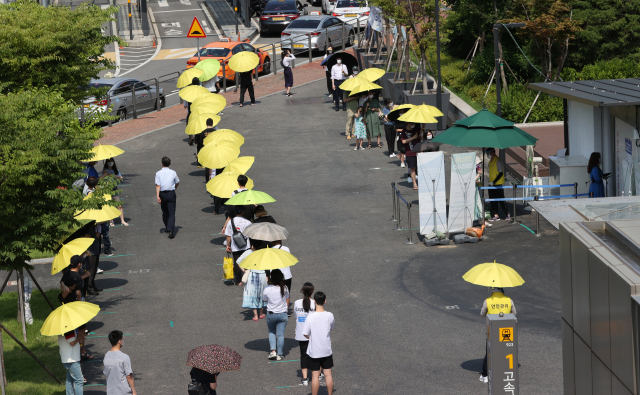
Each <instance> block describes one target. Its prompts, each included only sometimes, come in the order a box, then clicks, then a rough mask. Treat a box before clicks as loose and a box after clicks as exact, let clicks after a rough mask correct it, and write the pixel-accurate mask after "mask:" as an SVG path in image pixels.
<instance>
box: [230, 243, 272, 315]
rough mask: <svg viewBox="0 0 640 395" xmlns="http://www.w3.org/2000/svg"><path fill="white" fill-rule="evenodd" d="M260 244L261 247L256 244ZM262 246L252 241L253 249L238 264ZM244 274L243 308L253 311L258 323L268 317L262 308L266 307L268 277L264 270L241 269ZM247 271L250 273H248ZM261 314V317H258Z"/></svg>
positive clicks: (246, 252)
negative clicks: (264, 293)
mask: <svg viewBox="0 0 640 395" xmlns="http://www.w3.org/2000/svg"><path fill="white" fill-rule="evenodd" d="M257 242H258V243H260V247H258V246H257V245H256V244H257ZM261 246H262V242H259V241H257V240H254V239H251V248H250V249H248V250H246V251H245V252H244V253H243V254H242V255H240V257H239V258H238V260H237V263H238V264H240V263H242V261H244V260H245V258H247V257H248V256H249V255H250V254H251V253H252V252H253V251H256V250H259V249H260V248H262V247H261ZM240 270H242V271H243V272H244V275H243V276H242V277H243V281H242V282H244V283H245V285H244V293H243V294H242V307H244V308H248V309H251V310H253V320H254V321H258V319H261V318H265V317H266V315H265V314H264V313H263V311H262V308H263V307H264V301H263V300H262V292H263V291H264V288H265V287H266V286H267V275H266V273H265V271H264V270H251V269H243V268H240ZM247 271H248V272H249V273H247ZM258 312H260V315H258Z"/></svg>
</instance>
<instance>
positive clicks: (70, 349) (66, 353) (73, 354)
mask: <svg viewBox="0 0 640 395" xmlns="http://www.w3.org/2000/svg"><path fill="white" fill-rule="evenodd" d="M74 340H76V337H75V336H73V337H70V338H68V339H67V338H65V336H64V335H59V336H58V345H59V346H60V360H61V361H62V363H72V362H80V342H77V343H76V344H75V345H74V346H71V345H70V344H69V343H70V342H72V341H74Z"/></svg>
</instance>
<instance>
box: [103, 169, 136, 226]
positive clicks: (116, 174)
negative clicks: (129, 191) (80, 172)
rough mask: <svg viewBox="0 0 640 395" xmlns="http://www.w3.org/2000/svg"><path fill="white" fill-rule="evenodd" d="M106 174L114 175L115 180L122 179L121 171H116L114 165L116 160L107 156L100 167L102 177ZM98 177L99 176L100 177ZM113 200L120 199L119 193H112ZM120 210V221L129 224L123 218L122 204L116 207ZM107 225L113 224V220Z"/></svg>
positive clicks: (125, 224)
mask: <svg viewBox="0 0 640 395" xmlns="http://www.w3.org/2000/svg"><path fill="white" fill-rule="evenodd" d="M106 176H114V177H115V178H116V180H122V179H123V177H122V173H120V171H118V166H117V165H116V161H115V160H114V159H113V158H109V159H107V160H106V161H105V162H104V168H103V169H102V177H106ZM102 177H100V178H102ZM116 189H118V187H116V188H114V190H116ZM113 200H115V201H116V202H119V201H120V195H113ZM118 210H120V223H121V224H122V225H124V226H129V224H128V223H126V222H125V220H124V209H123V208H122V206H120V207H118ZM109 226H114V223H113V220H112V221H111V223H109Z"/></svg>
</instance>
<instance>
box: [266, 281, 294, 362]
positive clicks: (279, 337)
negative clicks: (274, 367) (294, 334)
mask: <svg viewBox="0 0 640 395" xmlns="http://www.w3.org/2000/svg"><path fill="white" fill-rule="evenodd" d="M262 297H263V300H264V301H265V302H267V326H268V328H269V346H270V349H271V352H270V353H269V359H275V360H278V361H281V360H283V359H284V356H283V355H282V353H283V348H284V331H285V329H286V328H287V320H288V317H287V310H288V306H289V289H288V288H287V286H286V285H285V283H284V275H283V274H282V272H281V271H280V270H278V269H275V270H272V271H271V273H270V275H269V286H267V287H266V288H265V289H264V292H263V293H262Z"/></svg>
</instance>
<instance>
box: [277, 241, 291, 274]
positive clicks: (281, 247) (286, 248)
mask: <svg viewBox="0 0 640 395" xmlns="http://www.w3.org/2000/svg"><path fill="white" fill-rule="evenodd" d="M273 248H277V249H279V250H282V251H287V252H288V253H289V254H291V251H289V247H285V246H283V245H282V244H280V245H277V246H274V247H273ZM278 270H280V271H281V272H282V274H283V275H284V279H285V280H288V279H290V278H291V277H292V276H291V268H290V267H289V266H287V267H283V268H281V269H278Z"/></svg>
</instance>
